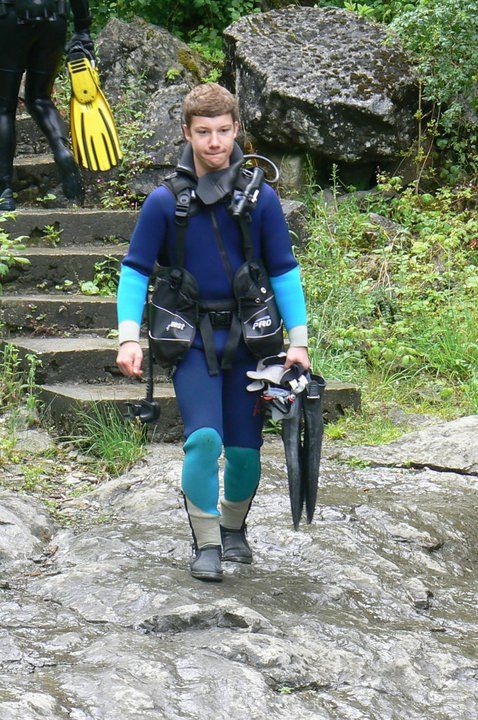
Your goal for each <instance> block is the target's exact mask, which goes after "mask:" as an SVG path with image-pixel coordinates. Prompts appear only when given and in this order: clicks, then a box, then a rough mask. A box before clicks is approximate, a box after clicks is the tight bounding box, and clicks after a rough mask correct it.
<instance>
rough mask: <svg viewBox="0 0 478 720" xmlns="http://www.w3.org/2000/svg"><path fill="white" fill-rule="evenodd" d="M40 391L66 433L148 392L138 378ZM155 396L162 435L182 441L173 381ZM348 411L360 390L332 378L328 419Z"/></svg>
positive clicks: (45, 387) (58, 385) (353, 407)
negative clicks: (100, 410)
mask: <svg viewBox="0 0 478 720" xmlns="http://www.w3.org/2000/svg"><path fill="white" fill-rule="evenodd" d="M40 391H41V398H42V400H43V402H45V404H46V406H47V407H48V410H49V413H50V416H51V418H52V420H53V421H54V422H55V424H56V425H57V427H58V428H59V429H60V430H61V431H62V432H64V431H69V430H70V429H71V427H72V424H73V418H74V416H75V413H77V412H78V410H81V411H82V412H85V413H88V412H91V411H92V406H93V405H94V404H100V405H104V404H110V405H111V404H113V405H116V406H117V408H118V409H119V411H120V412H121V413H124V412H126V408H127V403H137V402H139V401H140V400H142V399H143V398H144V397H145V394H146V390H145V384H144V382H141V383H140V382H138V381H130V382H129V383H128V384H121V385H120V384H115V385H108V384H85V383H78V384H76V383H75V384H68V383H55V384H48V385H43V386H41V388H40ZM154 397H155V399H156V400H158V401H159V402H160V405H161V419H160V422H159V424H158V425H159V430H160V435H161V436H162V437H167V438H168V439H169V440H179V439H180V437H181V434H182V421H181V418H180V415H179V410H178V407H177V404H176V398H175V395H174V389H173V386H172V384H171V383H156V384H155V386H154ZM346 410H354V411H356V412H357V411H359V410H360V389H359V388H358V387H357V385H352V384H350V383H339V382H334V381H330V382H329V383H328V384H327V388H326V391H325V397H324V417H325V419H326V420H327V421H328V422H333V421H334V420H337V419H338V418H339V417H341V416H342V415H343V414H344V412H345V411H346Z"/></svg>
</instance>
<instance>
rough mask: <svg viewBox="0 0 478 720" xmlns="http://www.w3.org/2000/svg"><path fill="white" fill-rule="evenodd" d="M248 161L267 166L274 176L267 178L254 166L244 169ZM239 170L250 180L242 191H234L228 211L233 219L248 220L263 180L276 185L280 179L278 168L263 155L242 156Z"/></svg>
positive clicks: (261, 170)
mask: <svg viewBox="0 0 478 720" xmlns="http://www.w3.org/2000/svg"><path fill="white" fill-rule="evenodd" d="M248 160H261V161H262V162H265V163H266V164H267V165H270V166H271V167H272V168H273V170H274V176H273V177H272V178H267V177H266V176H265V172H264V170H263V169H262V168H261V167H259V166H258V165H256V166H255V167H254V168H253V169H252V170H249V169H247V168H244V165H245V164H246V163H247V161H248ZM240 169H241V170H242V172H243V173H244V174H246V173H247V174H248V175H250V180H249V182H248V184H247V185H246V187H245V188H244V190H239V189H238V188H236V189H235V190H234V192H233V195H232V200H231V203H230V205H229V210H230V212H231V214H232V216H233V217H235V218H244V217H246V218H250V214H251V212H252V211H253V210H254V208H255V206H256V204H257V199H258V197H259V191H260V189H261V185H262V183H263V182H264V179H266V180H267V181H268V182H270V183H276V182H277V181H278V179H279V177H280V173H279V168H278V167H277V165H276V164H275V163H273V162H272V160H269V158H266V157H264V155H256V154H250V155H244V157H243V163H242V164H241V166H240Z"/></svg>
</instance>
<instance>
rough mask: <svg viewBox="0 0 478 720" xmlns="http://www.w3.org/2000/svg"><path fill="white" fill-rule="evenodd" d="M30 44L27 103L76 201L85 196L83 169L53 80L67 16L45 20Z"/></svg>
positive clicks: (69, 195)
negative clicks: (54, 93)
mask: <svg viewBox="0 0 478 720" xmlns="http://www.w3.org/2000/svg"><path fill="white" fill-rule="evenodd" d="M42 26H45V28H44V30H43V31H42V32H41V33H37V36H36V37H35V40H34V41H33V43H32V44H31V46H30V49H29V52H28V59H27V66H26V71H27V75H26V82H25V105H26V107H27V110H28V112H29V113H30V115H31V116H32V117H33V119H34V120H35V121H36V123H37V124H38V126H39V128H40V129H41V130H42V132H43V133H44V134H45V136H46V138H47V140H48V142H49V143H50V147H51V149H52V152H53V157H54V158H55V161H56V164H57V166H58V169H59V171H60V176H61V182H62V186H63V192H64V193H65V196H66V197H67V198H69V199H72V200H81V199H82V197H83V182H82V178H81V173H80V170H79V168H78V166H77V164H76V162H75V160H74V158H73V154H72V152H71V150H70V149H69V147H68V140H67V131H66V127H65V124H64V122H63V120H62V118H61V116H60V114H59V112H58V110H57V109H56V107H55V106H54V104H53V102H52V100H51V93H52V90H53V83H54V81H55V77H56V75H57V72H58V68H59V66H60V64H61V61H62V57H63V48H64V46H65V41H66V29H67V23H66V19H65V18H58V19H57V20H55V21H53V22H47V23H42Z"/></svg>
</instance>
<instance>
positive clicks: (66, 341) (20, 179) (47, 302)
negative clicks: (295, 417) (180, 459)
mask: <svg viewBox="0 0 478 720" xmlns="http://www.w3.org/2000/svg"><path fill="white" fill-rule="evenodd" d="M17 136H18V143H19V144H18V152H17V159H16V172H15V181H14V182H15V186H14V189H15V191H16V192H17V193H18V197H17V202H18V205H19V209H18V211H17V213H16V218H15V219H14V220H8V221H7V222H5V223H3V224H2V227H3V228H4V229H5V230H6V231H7V232H9V233H11V236H12V237H18V236H24V238H25V239H24V244H25V245H27V248H26V250H24V251H22V252H21V255H22V256H23V257H27V258H28V259H29V260H30V265H27V266H22V267H21V268H15V269H12V271H11V272H10V274H9V276H8V277H7V278H5V279H4V280H3V295H2V296H0V319H1V322H2V324H3V329H2V333H3V339H2V343H5V342H9V343H11V344H13V345H15V346H16V347H17V349H18V352H19V356H20V358H21V359H22V361H23V362H24V363H25V364H26V362H27V356H28V355H34V356H36V357H37V358H38V359H39V360H40V361H41V362H40V364H39V367H38V371H37V381H38V383H39V384H40V386H41V396H42V400H43V401H44V403H45V407H46V409H47V411H48V414H49V415H50V417H51V418H52V419H53V420H54V421H55V423H56V424H57V425H59V427H60V428H61V429H62V430H68V429H69V428H71V426H72V424H73V423H72V420H73V419H74V417H75V414H76V411H77V410H78V409H81V410H82V411H85V410H87V409H88V408H90V407H91V405H92V403H100V404H101V403H115V404H116V405H117V406H118V407H119V408H120V410H121V411H125V409H126V404H127V403H128V402H137V401H138V399H140V398H142V397H144V394H145V386H144V382H139V381H137V380H135V381H133V380H128V379H126V378H123V377H122V376H121V374H120V373H119V371H118V368H117V367H116V365H115V358H116V351H117V341H116V339H114V338H111V337H109V335H110V334H111V331H112V330H113V329H115V328H116V305H115V299H114V298H109V297H100V296H98V295H86V294H82V292H81V288H80V286H81V283H83V282H85V281H91V280H93V277H94V274H95V264H96V263H98V262H102V261H103V260H105V259H106V258H109V259H110V262H115V263H119V262H120V260H121V258H122V257H123V256H124V254H125V252H126V249H127V243H128V241H129V238H130V236H131V232H132V230H133V227H134V225H135V222H136V218H137V213H134V212H129V211H119V210H102V209H99V208H78V207H65V206H66V205H67V203H66V201H65V200H64V198H63V196H62V194H61V190H60V185H59V181H58V177H57V174H56V168H55V164H54V162H53V159H52V157H51V156H50V155H48V154H47V153H46V147H45V142H44V140H43V138H42V137H41V135H40V133H39V132H38V130H37V129H36V127H35V125H34V124H33V123H32V121H31V119H30V118H28V117H26V116H22V117H20V118H19V119H18V126H17ZM47 193H52V194H54V195H55V196H56V198H57V199H56V200H55V201H54V203H55V205H58V207H54V208H48V209H46V208H44V207H41V205H40V204H39V203H38V202H36V198H38V197H44V196H45V195H46V194H47ZM50 202H51V201H50ZM294 210H295V208H294V206H293V203H288V204H287V203H286V207H285V211H286V214H288V215H289V216H290V222H293V220H294ZM155 395H156V397H157V398H158V399H159V400H160V402H161V409H162V416H161V420H160V427H159V432H158V436H159V437H162V438H168V437H169V438H173V437H179V435H180V434H181V421H180V418H179V413H178V410H177V406H176V402H175V398H174V392H173V388H172V384H171V383H170V382H168V381H167V378H165V377H164V376H160V375H159V376H158V382H157V383H156V385H155ZM359 405H360V393H359V390H358V388H357V387H355V386H352V385H346V384H341V383H330V384H329V386H328V389H327V397H326V411H327V414H328V415H329V417H330V419H334V418H335V417H337V415H338V414H340V413H342V412H343V410H344V409H345V408H347V407H353V408H357V409H358V407H359Z"/></svg>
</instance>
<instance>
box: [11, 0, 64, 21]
mask: <svg viewBox="0 0 478 720" xmlns="http://www.w3.org/2000/svg"><path fill="white" fill-rule="evenodd" d="M8 8H13V10H14V11H15V14H16V16H17V19H18V22H19V23H33V22H43V21H45V20H57V19H58V18H66V17H67V16H68V10H69V3H68V2H67V0H0V17H2V16H4V15H6V13H7V9H8Z"/></svg>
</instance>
